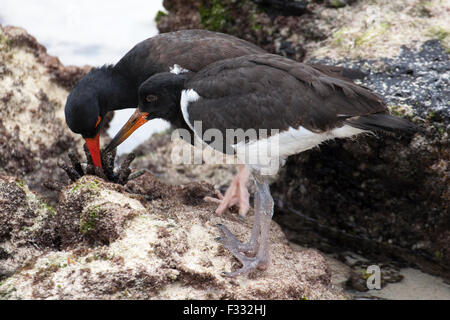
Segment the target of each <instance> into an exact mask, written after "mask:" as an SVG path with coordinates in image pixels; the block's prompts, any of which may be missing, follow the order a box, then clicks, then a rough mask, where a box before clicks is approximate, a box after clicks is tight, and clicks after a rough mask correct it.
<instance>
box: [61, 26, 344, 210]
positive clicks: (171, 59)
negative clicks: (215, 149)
mask: <svg viewBox="0 0 450 320" xmlns="http://www.w3.org/2000/svg"><path fill="white" fill-rule="evenodd" d="M256 53H265V51H264V50H263V49H261V48H259V47H257V46H255V45H253V44H251V43H249V42H247V41H244V40H241V39H238V38H236V37H233V36H230V35H227V34H223V33H218V32H211V31H206V30H182V31H177V32H171V33H164V34H160V35H157V36H155V37H152V38H149V39H147V40H144V41H142V42H140V43H138V44H137V45H136V46H135V47H134V48H132V49H131V50H130V51H129V52H128V53H127V54H126V55H125V56H124V57H123V58H122V59H121V60H120V61H119V62H118V63H117V64H116V65H114V66H104V67H101V68H94V69H92V71H91V72H89V73H88V74H87V75H86V76H85V77H84V78H82V79H81V80H80V81H79V82H78V83H77V84H76V86H75V87H74V88H73V90H72V91H71V93H70V95H69V96H68V98H67V103H66V107H65V115H66V122H67V125H68V126H69V128H70V129H71V130H72V131H73V132H75V133H79V134H81V135H82V136H83V138H84V139H85V140H86V145H87V147H88V148H89V151H90V154H91V157H92V160H93V163H94V165H95V166H97V167H102V163H101V157H100V130H101V127H102V122H103V121H104V119H105V115H106V114H107V113H108V112H109V111H113V110H119V109H125V108H135V107H136V106H137V105H138V89H139V86H140V85H141V84H142V82H144V81H145V80H146V79H147V78H149V77H150V76H152V75H154V74H155V73H159V72H166V71H169V70H174V71H177V70H179V71H181V70H183V69H189V70H191V71H193V72H196V71H199V70H200V69H202V68H203V67H205V66H207V65H209V64H211V63H213V62H215V61H219V60H223V59H226V58H233V57H238V56H243V55H247V54H256ZM322 68H324V71H326V72H331V73H335V74H339V73H341V72H343V71H342V70H344V72H346V71H345V70H346V69H342V68H336V67H327V66H323V67H322ZM248 177H249V172H248V171H247V170H246V169H245V167H243V166H240V167H239V174H238V175H237V176H236V178H235V179H234V180H233V182H232V184H231V186H230V188H229V190H228V191H227V192H226V193H225V199H223V200H220V202H221V204H220V205H219V207H218V208H217V210H216V213H218V214H221V213H222V212H223V211H225V210H226V209H227V208H228V207H230V206H232V205H233V204H235V203H236V202H238V205H239V207H240V209H239V210H240V213H241V214H245V213H246V212H247V210H248V208H249V204H248V203H249V194H248V192H247V186H246V181H247V180H248ZM210 200H213V199H210Z"/></svg>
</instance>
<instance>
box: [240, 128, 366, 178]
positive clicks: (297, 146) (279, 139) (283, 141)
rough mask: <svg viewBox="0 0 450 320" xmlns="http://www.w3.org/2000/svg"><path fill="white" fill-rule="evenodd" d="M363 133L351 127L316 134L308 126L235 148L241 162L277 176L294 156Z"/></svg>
mask: <svg viewBox="0 0 450 320" xmlns="http://www.w3.org/2000/svg"><path fill="white" fill-rule="evenodd" d="M363 132H366V131H364V130H361V129H357V128H353V127H351V126H348V125H344V126H342V127H340V128H336V129H334V130H331V131H328V132H325V133H315V132H312V131H309V130H308V129H305V128H304V127H299V128H297V129H294V128H289V130H286V131H283V132H281V133H278V134H274V135H271V136H270V137H269V138H267V139H260V140H256V141H252V142H249V143H239V144H236V145H234V148H235V150H236V155H237V156H238V158H239V159H240V161H242V162H243V163H245V164H246V165H247V166H248V167H250V168H252V169H254V170H258V171H260V172H261V174H263V175H274V174H276V173H277V172H278V170H279V168H280V167H281V166H282V165H283V163H284V160H285V159H286V158H287V157H288V156H290V155H293V154H296V153H300V152H303V151H305V150H308V149H311V148H314V147H316V146H318V145H319V144H320V143H322V142H323V141H326V140H330V139H335V138H347V137H351V136H355V135H357V134H360V133H363Z"/></svg>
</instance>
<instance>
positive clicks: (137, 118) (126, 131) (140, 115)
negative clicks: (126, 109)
mask: <svg viewBox="0 0 450 320" xmlns="http://www.w3.org/2000/svg"><path fill="white" fill-rule="evenodd" d="M147 116H148V112H142V111H140V110H139V109H136V111H135V112H134V113H133V115H132V116H131V117H130V119H128V121H127V123H125V124H124V125H123V127H122V128H121V129H120V130H119V132H118V133H117V134H116V136H115V137H114V138H113V139H112V140H111V142H110V143H109V144H108V146H107V147H106V149H105V152H109V151H111V150H112V149H114V148H117V146H118V145H120V144H121V143H122V142H124V141H125V140H126V139H127V138H128V137H129V136H130V135H131V134H132V133H133V132H134V131H136V129H137V128H139V127H140V126H142V125H143V124H144V123H146V122H147V121H148V119H147Z"/></svg>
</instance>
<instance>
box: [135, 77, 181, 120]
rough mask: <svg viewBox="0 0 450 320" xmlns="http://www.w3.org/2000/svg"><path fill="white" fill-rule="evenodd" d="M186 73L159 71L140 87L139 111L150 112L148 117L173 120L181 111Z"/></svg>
mask: <svg viewBox="0 0 450 320" xmlns="http://www.w3.org/2000/svg"><path fill="white" fill-rule="evenodd" d="M186 78H187V75H186V74H174V73H170V72H163V73H158V74H155V75H153V76H151V77H150V78H148V79H147V80H146V81H144V82H143V83H142V84H141V86H140V87H139V91H138V98H139V111H141V112H146V113H148V116H147V119H148V120H150V119H156V118H162V119H165V120H169V121H171V120H172V119H173V118H174V117H176V116H177V115H178V114H179V113H180V107H179V105H180V97H181V91H182V90H183V88H184V83H185V81H186Z"/></svg>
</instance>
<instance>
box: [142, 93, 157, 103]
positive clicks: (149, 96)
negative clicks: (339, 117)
mask: <svg viewBox="0 0 450 320" xmlns="http://www.w3.org/2000/svg"><path fill="white" fill-rule="evenodd" d="M145 100H147V102H155V101H156V100H158V97H157V96H155V95H153V94H149V95H148V96H146V97H145Z"/></svg>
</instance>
